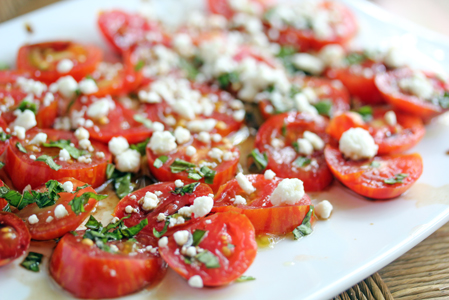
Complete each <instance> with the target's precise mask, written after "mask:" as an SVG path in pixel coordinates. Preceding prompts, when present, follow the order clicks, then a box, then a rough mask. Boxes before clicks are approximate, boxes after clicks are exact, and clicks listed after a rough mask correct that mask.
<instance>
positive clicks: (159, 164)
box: [153, 155, 168, 169]
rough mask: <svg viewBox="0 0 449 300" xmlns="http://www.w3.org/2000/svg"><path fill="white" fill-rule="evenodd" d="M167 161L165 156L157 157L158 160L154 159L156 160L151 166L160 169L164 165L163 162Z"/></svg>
mask: <svg viewBox="0 0 449 300" xmlns="http://www.w3.org/2000/svg"><path fill="white" fill-rule="evenodd" d="M167 159H168V156H165V155H162V156H159V157H158V158H156V159H155V160H154V164H153V166H154V167H155V168H157V169H159V168H160V167H162V165H163V164H165V162H166V161H167Z"/></svg>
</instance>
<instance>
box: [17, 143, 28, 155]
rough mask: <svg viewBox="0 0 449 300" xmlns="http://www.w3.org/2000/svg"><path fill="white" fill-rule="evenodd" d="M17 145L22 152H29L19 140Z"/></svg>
mask: <svg viewBox="0 0 449 300" xmlns="http://www.w3.org/2000/svg"><path fill="white" fill-rule="evenodd" d="M16 147H17V149H19V151H20V152H22V153H28V152H27V150H26V149H25V148H24V147H23V146H22V144H21V143H19V142H17V143H16Z"/></svg>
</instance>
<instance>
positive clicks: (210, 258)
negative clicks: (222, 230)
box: [195, 250, 220, 269]
mask: <svg viewBox="0 0 449 300" xmlns="http://www.w3.org/2000/svg"><path fill="white" fill-rule="evenodd" d="M195 258H196V259H197V260H198V261H199V262H202V263H203V264H204V265H205V266H206V268H208V269H216V268H220V262H219V260H218V257H217V256H216V255H214V254H213V253H212V252H210V251H209V250H203V252H200V253H199V254H197V255H196V256H195Z"/></svg>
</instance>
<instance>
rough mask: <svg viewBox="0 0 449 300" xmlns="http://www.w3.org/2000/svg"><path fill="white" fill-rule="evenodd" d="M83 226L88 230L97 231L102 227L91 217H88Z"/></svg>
mask: <svg viewBox="0 0 449 300" xmlns="http://www.w3.org/2000/svg"><path fill="white" fill-rule="evenodd" d="M84 226H86V228H89V229H98V228H100V227H102V225H101V223H100V222H99V221H98V220H97V219H95V218H94V216H92V215H90V216H89V220H88V221H87V223H86V224H85V225H84Z"/></svg>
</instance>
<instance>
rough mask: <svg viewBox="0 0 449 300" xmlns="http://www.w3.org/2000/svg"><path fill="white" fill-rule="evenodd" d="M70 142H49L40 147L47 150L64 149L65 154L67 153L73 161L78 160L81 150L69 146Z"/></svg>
mask: <svg viewBox="0 0 449 300" xmlns="http://www.w3.org/2000/svg"><path fill="white" fill-rule="evenodd" d="M71 143H72V142H71V141H70V140H58V141H50V142H49V143H43V144H42V146H44V147H47V148H52V147H55V148H60V149H65V150H67V152H69V154H70V156H71V157H73V158H74V159H78V158H79V157H80V156H81V155H82V152H83V151H81V150H79V149H77V148H75V147H74V146H72V145H70V144H71Z"/></svg>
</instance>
